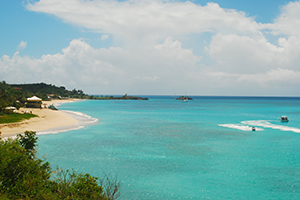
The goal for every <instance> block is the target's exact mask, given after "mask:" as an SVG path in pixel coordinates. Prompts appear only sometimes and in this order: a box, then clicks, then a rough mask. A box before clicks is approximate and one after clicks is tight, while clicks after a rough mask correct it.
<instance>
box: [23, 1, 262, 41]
mask: <svg viewBox="0 0 300 200" xmlns="http://www.w3.org/2000/svg"><path fill="white" fill-rule="evenodd" d="M27 9H28V10H31V11H36V12H43V13H48V14H52V15H55V16H57V17H59V18H61V19H62V20H63V21H65V22H67V23H72V24H76V25H79V26H82V27H85V28H88V29H91V30H97V31H102V32H105V33H111V34H113V35H120V34H121V35H122V37H127V38H130V37H134V38H139V39H143V38H147V39H149V38H154V39H159V38H164V37H169V36H177V35H184V34H190V33H199V32H210V31H221V32H224V33H232V32H239V33H256V31H257V30H258V29H259V24H257V23H256V22H255V21H254V20H253V19H252V18H250V17H246V15H245V13H244V12H238V11H236V10H230V9H223V8H221V7H220V6H219V5H218V4H216V3H208V4H207V5H205V6H201V5H196V4H193V3H191V2H189V1H186V2H177V1H175V2H173V1H164V0H151V1H150V0H129V1H123V2H118V1H116V0H113V1H105V0H94V1H81V0H65V1H60V0H40V1H39V2H35V3H33V4H28V5H27ZM91 19H92V20H91Z"/></svg>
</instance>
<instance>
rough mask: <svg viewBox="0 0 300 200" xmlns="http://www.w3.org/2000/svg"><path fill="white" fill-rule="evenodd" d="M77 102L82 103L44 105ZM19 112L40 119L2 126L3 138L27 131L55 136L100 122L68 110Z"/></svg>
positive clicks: (62, 101)
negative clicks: (30, 113)
mask: <svg viewBox="0 0 300 200" xmlns="http://www.w3.org/2000/svg"><path fill="white" fill-rule="evenodd" d="M75 101H80V99H70V100H52V101H44V102H43V104H47V105H48V106H49V105H60V104H63V103H70V102H75ZM19 111H20V112H24V111H28V112H32V113H33V114H35V115H37V116H38V117H34V118H31V119H28V120H24V121H22V122H17V123H10V124H1V125H0V131H1V132H2V134H1V137H2V138H6V137H13V136H16V135H17V134H22V133H24V132H25V131H26V130H28V131H35V132H36V133H37V135H41V134H55V133H60V132H65V131H69V130H74V129H80V128H83V127H84V126H86V125H88V124H92V123H95V122H97V121H98V120H97V119H94V118H92V117H90V116H88V115H85V114H83V113H79V112H73V111H66V110H51V109H39V108H20V110H19Z"/></svg>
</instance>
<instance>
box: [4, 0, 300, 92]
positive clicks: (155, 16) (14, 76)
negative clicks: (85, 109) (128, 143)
mask: <svg viewBox="0 0 300 200" xmlns="http://www.w3.org/2000/svg"><path fill="white" fill-rule="evenodd" d="M26 8H27V9H28V10H29V11H33V12H41V13H47V14H50V15H54V16H56V17H58V18H60V19H61V20H62V21H63V22H65V23H70V24H74V25H76V26H78V27H81V28H83V29H85V30H89V31H91V32H96V34H102V37H101V40H106V39H107V38H113V40H114V41H116V43H117V42H118V45H117V47H110V48H98V49H97V48H94V47H93V46H92V44H89V43H88V42H86V40H84V39H80V38H74V39H73V40H72V41H71V42H70V45H69V46H68V47H66V48H64V49H62V52H60V53H57V54H54V55H44V56H42V57H41V58H30V57H28V56H23V57H22V56H20V55H19V53H18V52H16V53H15V55H14V56H12V57H8V56H6V55H4V56H2V58H1V59H0V74H1V75H0V78H2V79H5V80H6V81H7V82H20V81H21V82H40V81H43V82H48V83H54V84H57V85H65V86H67V87H69V88H73V87H76V88H81V89H84V91H86V92H89V93H94V94H123V93H125V92H127V93H131V94H174V93H176V94H184V93H185V92H187V93H188V94H198V95H293V96H295V95H296V96H298V95H299V94H298V93H297V92H298V88H299V86H300V68H299V61H300V56H299V55H300V28H298V27H300V26H297V24H300V15H299V13H300V2H299V1H295V2H291V3H289V4H287V5H286V6H284V7H282V12H281V14H280V15H279V16H278V17H277V18H276V19H274V23H269V24H261V23H257V22H256V21H255V19H254V18H252V17H248V16H246V14H245V13H244V12H241V11H237V10H233V9H223V8H221V7H220V6H219V5H218V4H216V3H208V4H206V5H204V6H201V5H197V4H194V3H191V2H189V1H186V2H177V1H166V0H151V1H150V0H128V1H123V2H118V1H105V0H94V1H82V0H64V1H60V0H40V1H38V2H35V3H32V4H28V5H27V6H26ZM195 35H196V36H197V37H195ZM207 35H209V38H207V37H208V36H207ZM274 38H275V40H274ZM203 40H205V42H203ZM199 44H200V45H199ZM25 46H26V45H25ZM195 52H200V53H197V54H196V53H195Z"/></svg>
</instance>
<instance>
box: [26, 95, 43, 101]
mask: <svg viewBox="0 0 300 200" xmlns="http://www.w3.org/2000/svg"><path fill="white" fill-rule="evenodd" d="M27 101H42V99H40V98H38V97H36V96H33V97H30V98H27Z"/></svg>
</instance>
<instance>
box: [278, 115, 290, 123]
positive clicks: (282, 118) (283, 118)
mask: <svg viewBox="0 0 300 200" xmlns="http://www.w3.org/2000/svg"><path fill="white" fill-rule="evenodd" d="M280 121H282V122H288V121H289V119H288V118H287V116H281V117H280Z"/></svg>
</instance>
